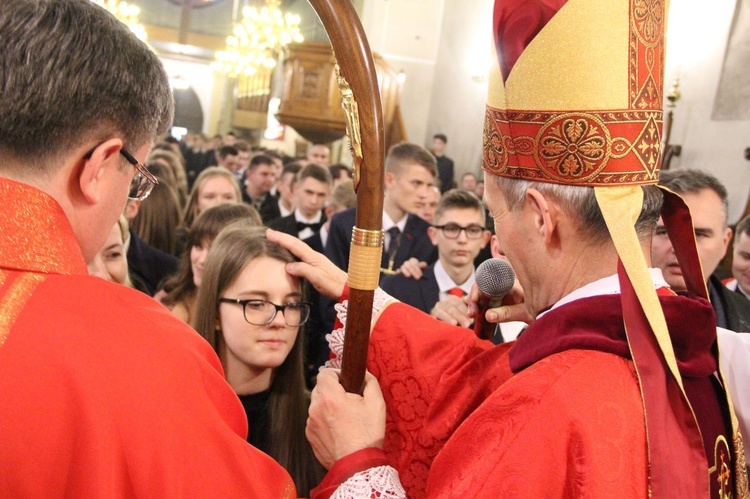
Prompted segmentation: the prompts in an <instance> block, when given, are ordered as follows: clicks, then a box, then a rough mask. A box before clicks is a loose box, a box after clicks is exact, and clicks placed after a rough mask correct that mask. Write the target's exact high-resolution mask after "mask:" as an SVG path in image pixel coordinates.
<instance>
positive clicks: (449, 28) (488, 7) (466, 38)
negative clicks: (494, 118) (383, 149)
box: [414, 0, 493, 182]
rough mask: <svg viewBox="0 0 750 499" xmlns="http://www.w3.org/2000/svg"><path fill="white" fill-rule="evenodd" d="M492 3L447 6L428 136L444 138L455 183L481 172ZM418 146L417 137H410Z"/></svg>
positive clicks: (453, 1) (449, 0)
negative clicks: (462, 175)
mask: <svg viewBox="0 0 750 499" xmlns="http://www.w3.org/2000/svg"><path fill="white" fill-rule="evenodd" d="M492 5H493V2H492V0H446V1H445V14H444V16H443V26H442V35H441V38H440V47H439V52H438V58H437V64H436V68H435V85H434V87H433V92H432V100H431V103H430V115H429V120H428V123H427V130H426V134H425V136H424V137H423V138H422V140H423V141H424V142H425V144H429V145H431V144H432V136H433V135H434V134H435V133H445V134H446V135H447V137H448V145H447V146H446V152H445V154H446V155H447V156H448V157H450V158H452V159H453V161H454V163H455V169H456V172H455V173H456V175H455V178H456V182H458V181H459V179H460V177H461V174H463V173H465V172H473V173H479V172H481V160H482V128H483V125H484V108H485V103H486V100H487V74H488V72H489V68H490V64H491V61H492V59H491V58H492V57H493V56H492V26H491V24H492V23H491V19H492ZM414 140H415V141H416V142H419V138H418V137H414Z"/></svg>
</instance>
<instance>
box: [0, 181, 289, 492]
mask: <svg viewBox="0 0 750 499" xmlns="http://www.w3.org/2000/svg"><path fill="white" fill-rule="evenodd" d="M0 198H1V199H2V207H1V208H0V435H2V438H1V440H2V443H0V491H2V495H3V496H7V497H63V496H66V497H130V496H138V497H274V498H276V497H295V496H296V493H295V489H294V484H293V482H292V480H291V478H290V477H289V475H288V474H287V473H286V471H285V470H284V469H283V468H282V467H281V466H279V465H278V464H277V463H276V462H275V461H274V460H273V459H271V458H270V457H268V456H267V455H265V454H263V453H262V452H260V451H259V450H257V449H255V448H254V447H252V446H251V445H249V444H248V443H247V442H246V441H245V437H246V435H247V430H248V429H247V420H246V418H245V414H244V411H243V409H242V406H241V404H240V402H239V400H238V399H237V397H236V395H235V394H234V392H233V391H232V389H231V387H230V386H229V385H228V384H227V383H226V381H225V380H224V376H223V372H222V368H221V364H220V363H219V360H218V358H217V357H216V355H215V353H214V352H213V350H212V348H211V347H210V346H209V345H208V343H206V342H205V341H204V340H203V339H202V338H201V337H200V336H199V335H198V334H197V333H196V332H195V331H193V330H192V329H190V328H189V327H188V326H187V325H185V324H184V323H182V322H181V321H179V320H178V319H176V318H175V317H174V316H172V314H170V313H169V312H168V311H167V310H166V309H165V308H163V307H162V306H161V305H159V304H158V303H157V302H155V301H154V300H153V299H151V298H150V297H148V296H146V295H144V294H142V293H139V292H138V291H135V290H132V289H129V288H126V287H124V286H120V285H117V284H113V283H109V282H106V281H104V280H102V279H99V278H96V277H89V276H88V275H87V271H86V266H85V264H84V261H83V256H82V254H81V250H80V248H79V247H78V245H77V241H76V239H75V237H74V235H73V232H72V229H71V227H70V224H69V223H68V220H67V218H66V217H65V214H64V213H63V211H62V209H61V208H60V206H59V205H58V204H57V203H56V202H55V201H54V200H53V199H52V198H50V197H49V196H47V195H46V194H44V193H42V192H41V191H39V190H37V189H35V188H32V187H29V186H27V185H24V184H20V183H17V182H13V181H9V180H7V179H0Z"/></svg>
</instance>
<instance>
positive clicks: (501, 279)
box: [476, 258, 516, 298]
mask: <svg viewBox="0 0 750 499" xmlns="http://www.w3.org/2000/svg"><path fill="white" fill-rule="evenodd" d="M476 280H477V286H478V287H479V291H481V292H482V294H484V295H485V296H489V297H491V298H502V297H504V296H505V295H506V294H508V292H509V291H510V290H511V288H513V283H514V282H515V280H516V274H515V272H513V268H512V267H511V266H510V264H509V263H508V262H506V261H505V260H500V259H499V258H490V259H489V260H485V261H484V262H482V263H481V264H480V265H479V267H478V268H477V271H476Z"/></svg>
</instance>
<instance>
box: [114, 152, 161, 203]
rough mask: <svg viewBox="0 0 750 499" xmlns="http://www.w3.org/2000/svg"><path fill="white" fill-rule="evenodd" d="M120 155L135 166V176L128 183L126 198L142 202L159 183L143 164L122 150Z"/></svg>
mask: <svg viewBox="0 0 750 499" xmlns="http://www.w3.org/2000/svg"><path fill="white" fill-rule="evenodd" d="M120 154H122V156H123V157H124V158H125V159H126V160H127V161H128V163H130V164H131V165H133V166H135V176H134V177H133V180H131V181H130V192H128V198H130V199H133V200H135V201H143V200H144V199H146V198H147V197H148V195H149V194H151V191H152V190H153V188H154V186H155V185H159V181H158V180H157V179H156V177H154V175H153V174H152V173H151V172H150V171H148V168H146V167H145V166H144V165H143V163H141V162H139V161H138V160H137V159H135V156H133V155H132V154H130V153H129V152H128V151H126V150H125V149H124V148H120Z"/></svg>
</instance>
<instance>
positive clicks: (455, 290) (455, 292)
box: [448, 288, 466, 298]
mask: <svg viewBox="0 0 750 499" xmlns="http://www.w3.org/2000/svg"><path fill="white" fill-rule="evenodd" d="M448 294H449V295H453V296H457V297H458V298H463V297H464V295H465V294H466V293H464V290H463V289H461V288H451V289H449V290H448Z"/></svg>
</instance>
